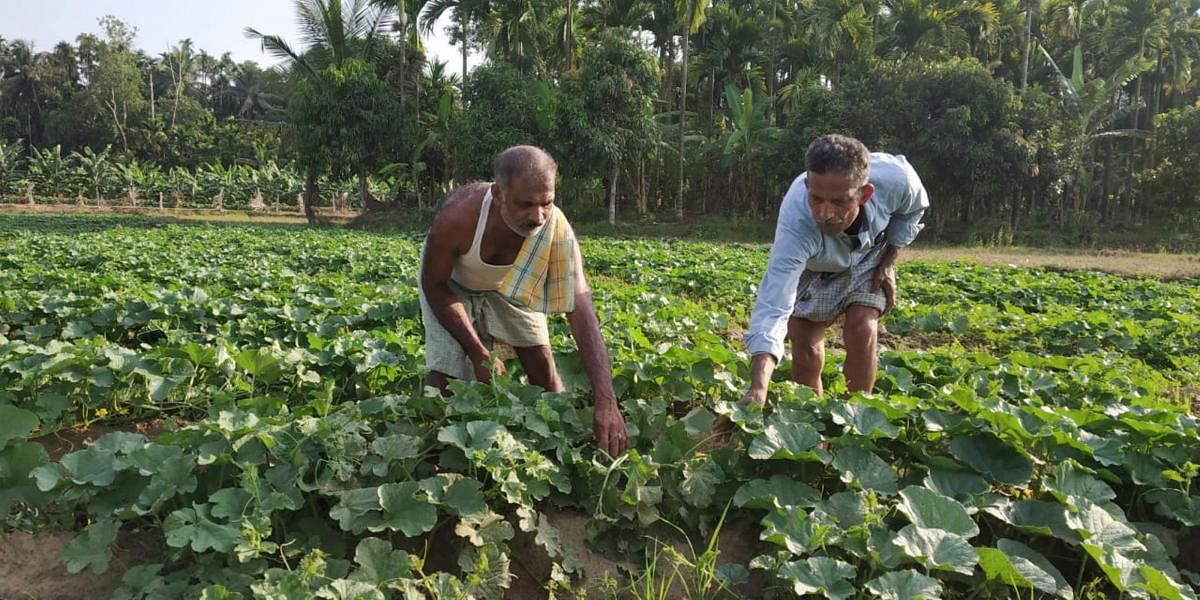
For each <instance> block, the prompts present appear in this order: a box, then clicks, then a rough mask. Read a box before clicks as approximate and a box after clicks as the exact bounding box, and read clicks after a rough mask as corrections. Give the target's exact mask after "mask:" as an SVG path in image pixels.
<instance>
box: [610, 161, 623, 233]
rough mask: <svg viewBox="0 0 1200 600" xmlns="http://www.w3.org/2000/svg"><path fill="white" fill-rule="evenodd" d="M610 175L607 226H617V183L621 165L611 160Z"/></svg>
mask: <svg viewBox="0 0 1200 600" xmlns="http://www.w3.org/2000/svg"><path fill="white" fill-rule="evenodd" d="M612 161H613V163H612V175H610V176H609V179H608V224H609V225H616V224H617V183H618V182H619V181H620V178H621V163H620V162H618V161H617V159H616V158H613V159H612Z"/></svg>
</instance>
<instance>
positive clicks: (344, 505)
mask: <svg viewBox="0 0 1200 600" xmlns="http://www.w3.org/2000/svg"><path fill="white" fill-rule="evenodd" d="M335 495H336V496H337V498H338V503H337V504H335V505H334V506H333V508H330V509H329V516H330V517H331V518H332V519H334V520H335V521H337V522H338V526H339V527H341V528H342V529H343V530H345V531H349V532H351V533H356V534H357V533H362V532H363V530H365V529H367V528H368V527H376V526H378V525H379V523H380V520H381V519H380V515H379V513H378V512H377V511H379V510H380V509H381V508H382V506H381V505H380V502H379V499H380V494H379V488H378V487H370V488H359V489H353V490H342V491H339V492H336V493H335Z"/></svg>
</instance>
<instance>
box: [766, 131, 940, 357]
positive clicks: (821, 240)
mask: <svg viewBox="0 0 1200 600" xmlns="http://www.w3.org/2000/svg"><path fill="white" fill-rule="evenodd" d="M805 175H806V173H802V174H800V176H799V177H797V178H796V180H795V181H793V182H792V187H791V188H789V189H788V192H787V195H785V196H784V197H783V204H782V205H781V206H780V207H779V221H778V222H777V223H776V225H775V243H774V245H773V246H772V247H771V257H770V258H769V259H768V260H767V272H766V273H765V274H763V278H762V283H760V284H759V286H758V301H757V302H756V303H755V305H754V312H752V313H751V314H750V332H749V333H748V334H747V335H746V339H745V342H746V349H747V350H748V351H749V352H750V354H762V353H768V354H771V355H772V356H774V357H775V360H776V361H778V360H779V359H780V358H781V357H782V356H783V350H784V340H785V338H786V337H787V320H788V317H790V316H791V314H792V310H793V308H794V307H795V304H796V286H797V285H799V283H800V275H801V274H803V273H804V271H805V270H806V269H807V270H811V271H820V272H829V273H838V272H842V271H848V270H849V269H850V266H851V265H854V264H857V263H858V262H859V261H860V260H862V259H863V257H865V256H866V255H867V253H868V251H869V250H870V249H871V248H873V247H874V246H875V245H876V244H882V243H886V244H889V245H892V246H896V247H898V248H901V247H904V246H907V245H909V244H910V243H912V241H913V240H914V239H916V237H917V233H919V232H920V231H921V228H922V227H924V225H922V224H921V217H922V215H924V214H925V209H927V208H929V196H928V194H926V193H925V186H923V185H921V179H920V178H919V177H917V172H916V171H915V170H913V168H912V165H909V164H908V161H907V160H906V159H905V158H904V157H903V156H899V155H892V154H884V153H882V152H875V153H872V154H871V171H870V176H869V181H870V182H871V183H872V184H873V185H874V186H875V193H874V194H873V195H872V196H871V199H870V200H868V201H867V203H866V204H865V205H863V207H862V210H863V211H865V212H866V219H865V221H864V223H863V225H864V226H863V227H862V228H861V229H860V230H859V232H858V235H857V236H856V237H857V238H858V246H857V247H852V244H851V239H850V236H849V235H847V234H846V233H839V234H837V235H825V234H823V233H821V228H820V227H818V226H817V222H816V220H815V219H813V216H812V209H811V208H810V207H809V205H808V186H806V185H805V184H804V179H805Z"/></svg>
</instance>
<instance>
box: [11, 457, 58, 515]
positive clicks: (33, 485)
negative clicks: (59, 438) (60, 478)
mask: <svg viewBox="0 0 1200 600" xmlns="http://www.w3.org/2000/svg"><path fill="white" fill-rule="evenodd" d="M49 460H50V457H49V456H48V455H47V454H46V449H45V448H44V447H43V446H42V445H41V444H39V443H37V442H19V443H16V444H9V445H8V447H6V448H3V449H0V514H4V515H6V514H8V510H9V508H11V507H12V505H13V503H14V502H23V503H25V504H27V505H31V506H39V505H40V504H41V503H42V502H43V501H44V497H43V496H42V494H41V492H44V491H48V490H49V489H52V488H53V485H51V486H50V488H47V489H46V490H42V489H41V488H40V480H38V479H37V477H38V473H39V472H40V470H46V469H47V468H48V467H52V466H57V465H51V464H48V462H49ZM51 472H54V471H53V470H51ZM58 472H61V470H60V471H58ZM55 483H57V480H55Z"/></svg>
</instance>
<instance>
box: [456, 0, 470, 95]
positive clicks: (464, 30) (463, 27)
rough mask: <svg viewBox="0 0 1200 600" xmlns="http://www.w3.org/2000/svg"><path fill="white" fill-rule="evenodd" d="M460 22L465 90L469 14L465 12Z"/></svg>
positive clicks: (464, 86) (464, 85) (464, 84)
mask: <svg viewBox="0 0 1200 600" xmlns="http://www.w3.org/2000/svg"><path fill="white" fill-rule="evenodd" d="M458 24H459V26H460V28H461V29H460V30H461V32H462V53H463V74H462V85H463V89H464V90H465V89H466V85H467V53H468V52H469V50H467V15H465V14H463V15H462V16H461V18H460V19H459V20H458Z"/></svg>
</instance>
